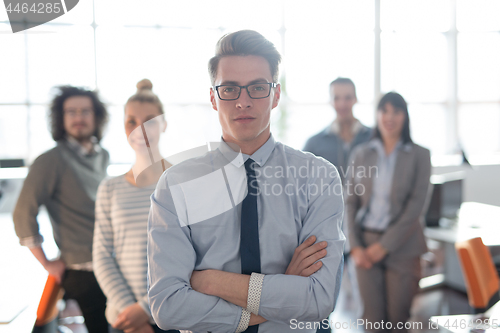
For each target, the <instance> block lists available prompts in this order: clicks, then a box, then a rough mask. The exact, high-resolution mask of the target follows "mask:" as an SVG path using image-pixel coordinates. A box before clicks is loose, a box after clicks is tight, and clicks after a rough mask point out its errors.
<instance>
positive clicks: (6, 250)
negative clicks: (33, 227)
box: [0, 210, 55, 333]
mask: <svg viewBox="0 0 500 333" xmlns="http://www.w3.org/2000/svg"><path fill="white" fill-rule="evenodd" d="M38 220H39V222H40V229H41V231H42V234H43V235H44V236H45V237H47V233H49V236H50V234H51V230H47V229H48V228H50V222H49V219H48V216H47V213H46V212H45V211H44V210H42V211H41V213H40V214H39V217H38ZM45 239H46V241H45V243H44V250H46V252H48V256H49V257H52V256H54V246H55V244H54V243H53V239H52V238H51V237H48V239H47V238H45ZM46 280H47V272H46V271H45V269H44V268H43V267H42V265H40V263H39V262H38V261H37V260H36V259H35V257H34V256H33V255H32V254H31V251H30V250H29V249H28V248H26V247H24V246H21V245H20V244H19V241H18V238H17V236H16V234H15V231H14V224H13V222H12V215H11V214H10V213H0V316H1V315H2V314H4V315H5V314H6V312H18V311H16V310H20V313H19V314H18V316H17V317H15V318H14V319H13V320H12V321H10V322H9V323H4V324H0V333H6V332H9V333H25V332H26V333H29V332H31V330H32V329H33V324H34V323H35V320H36V310H37V308H38V303H39V301H40V297H41V295H42V292H43V288H44V286H45V281H46ZM2 309H3V310H2Z"/></svg>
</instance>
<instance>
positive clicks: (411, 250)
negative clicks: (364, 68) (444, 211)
mask: <svg viewBox="0 0 500 333" xmlns="http://www.w3.org/2000/svg"><path fill="white" fill-rule="evenodd" d="M376 120H377V124H376V128H375V130H374V135H373V138H372V140H370V141H369V142H367V143H366V144H363V145H361V146H359V147H358V148H357V149H356V150H355V151H354V152H353V154H352V157H351V159H352V165H351V167H352V168H351V170H350V176H349V177H348V179H347V203H346V214H347V223H348V227H349V240H350V242H351V256H352V258H353V259H354V262H355V264H356V271H357V275H358V282H359V288H360V292H361V297H362V299H363V302H364V313H363V318H364V319H365V321H366V322H370V323H372V324H373V325H369V324H368V325H365V329H366V331H368V332H407V329H405V328H404V324H405V322H406V321H407V320H408V319H409V318H410V308H411V302H412V299H413V297H414V296H415V294H416V293H417V291H418V282H419V280H420V255H421V254H423V253H425V252H426V249H427V248H426V244H425V239H424V235H423V231H422V226H421V223H420V218H421V215H422V213H423V208H424V203H425V200H426V197H427V191H428V188H429V178H430V172H431V163H430V152H429V150H427V149H425V148H423V147H421V146H419V145H417V144H415V143H413V141H412V139H411V136H410V119H409V114H408V107H407V104H406V101H405V100H404V98H403V97H402V96H401V95H400V94H398V93H395V92H390V93H388V94H386V95H384V96H383V97H382V99H381V100H380V102H379V104H378V107H377V113H376ZM382 322H383V323H384V325H380V324H381V323H382Z"/></svg>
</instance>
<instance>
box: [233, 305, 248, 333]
mask: <svg viewBox="0 0 500 333" xmlns="http://www.w3.org/2000/svg"><path fill="white" fill-rule="evenodd" d="M250 315H251V312H250V311H248V310H247V309H242V311H241V317H240V322H239V323H238V327H236V332H235V333H240V332H244V331H246V329H247V328H248V324H249V323H250Z"/></svg>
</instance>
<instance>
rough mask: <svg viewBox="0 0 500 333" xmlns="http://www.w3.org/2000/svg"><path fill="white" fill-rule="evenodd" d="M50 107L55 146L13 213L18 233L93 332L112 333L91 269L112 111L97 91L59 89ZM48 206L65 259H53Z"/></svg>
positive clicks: (35, 167) (33, 171)
mask: <svg viewBox="0 0 500 333" xmlns="http://www.w3.org/2000/svg"><path fill="white" fill-rule="evenodd" d="M57 89H58V93H57V94H56V96H55V98H54V99H53V101H52V104H51V107H50V124H51V130H52V138H53V139H54V141H56V147H54V148H52V149H50V150H49V151H47V152H45V153H43V154H42V155H40V156H39V157H38V158H37V159H36V160H35V161H34V162H33V164H32V165H31V167H30V171H29V173H28V175H27V177H26V179H25V181H24V184H23V188H22V190H21V194H20V195H19V199H18V201H17V204H16V207H15V209H14V213H13V220H14V224H15V230H16V234H17V236H18V237H19V241H20V243H21V245H24V246H27V247H28V248H29V249H30V250H31V252H32V253H33V255H34V256H35V257H36V259H37V260H38V261H39V262H40V263H41V264H42V266H43V267H44V268H45V269H46V270H47V272H48V273H49V274H50V275H52V276H54V277H55V279H56V280H57V282H58V283H60V284H61V285H62V287H63V288H64V290H65V298H67V299H74V300H76V301H77V302H78V305H79V307H80V310H81V312H82V314H83V317H84V318H85V325H86V326H87V329H88V331H89V332H90V333H105V332H106V333H107V332H108V323H107V321H106V318H105V316H104V311H105V307H106V298H105V296H104V294H103V293H102V291H101V289H100V288H99V284H98V283H97V281H96V279H95V276H94V273H93V271H92V238H93V233H94V211H95V198H96V192H97V187H98V186H99V183H100V182H101V181H102V179H103V178H104V177H105V176H106V169H107V167H108V162H109V154H108V152H107V151H106V150H104V149H103V148H102V147H101V146H100V145H99V142H100V140H101V138H102V134H103V130H104V126H105V124H106V122H107V119H108V113H107V111H106V108H105V106H104V104H103V103H102V102H101V101H100V100H99V97H98V95H97V93H96V92H93V91H89V90H85V89H82V88H77V87H72V86H61V87H58V88H57ZM41 205H45V207H46V208H47V211H48V214H49V217H50V221H51V224H52V229H53V232H54V239H55V242H56V244H57V246H58V247H59V250H60V257H59V258H57V259H55V260H48V259H47V257H46V255H45V252H44V250H43V249H42V246H41V244H42V242H43V237H42V236H41V235H40V233H39V226H38V222H37V215H38V211H39V207H40V206H41Z"/></svg>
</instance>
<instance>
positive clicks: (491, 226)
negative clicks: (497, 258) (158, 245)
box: [424, 202, 500, 292]
mask: <svg viewBox="0 0 500 333" xmlns="http://www.w3.org/2000/svg"><path fill="white" fill-rule="evenodd" d="M424 234H425V236H426V237H427V238H428V239H432V240H435V241H438V242H440V243H442V244H443V247H444V257H445V261H444V283H445V284H446V285H447V286H450V287H452V288H455V289H458V290H461V291H464V292H465V291H466V288H465V282H464V279H463V274H462V270H461V268H460V262H459V261H458V257H457V253H456V251H455V243H456V242H459V241H463V240H467V239H471V238H475V237H481V238H482V240H483V242H484V244H485V245H486V246H488V247H489V248H490V251H491V252H492V254H493V255H494V254H495V253H496V252H498V251H499V250H500V207H497V206H492V205H486V204H482V203H477V202H464V203H463V204H462V205H461V207H460V212H459V215H458V219H457V221H456V223H454V224H453V225H451V226H449V227H436V228H429V227H427V228H425V230H424Z"/></svg>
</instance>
